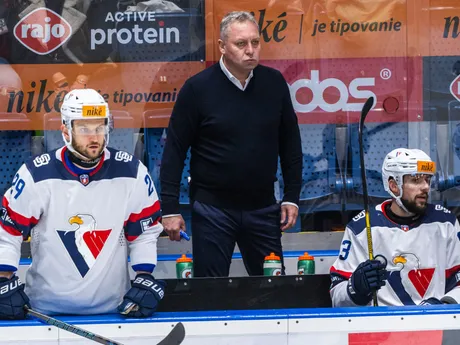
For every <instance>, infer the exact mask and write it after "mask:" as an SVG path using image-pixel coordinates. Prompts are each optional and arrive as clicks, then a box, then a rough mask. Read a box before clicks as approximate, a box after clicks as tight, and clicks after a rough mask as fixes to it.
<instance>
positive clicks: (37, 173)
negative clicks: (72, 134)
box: [25, 149, 62, 182]
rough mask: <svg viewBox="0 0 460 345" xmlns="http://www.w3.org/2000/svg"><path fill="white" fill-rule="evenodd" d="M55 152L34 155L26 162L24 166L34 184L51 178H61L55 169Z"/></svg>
mask: <svg viewBox="0 0 460 345" xmlns="http://www.w3.org/2000/svg"><path fill="white" fill-rule="evenodd" d="M58 150H60V149H57V150H53V151H50V152H47V153H42V154H39V155H36V156H34V157H32V158H30V159H29V160H27V161H26V163H25V165H26V167H27V169H28V170H29V172H30V174H31V175H32V178H33V180H34V182H39V181H43V180H48V179H52V178H62V177H61V176H60V174H59V172H58V170H57V169H56V162H57V158H56V154H57V151H58Z"/></svg>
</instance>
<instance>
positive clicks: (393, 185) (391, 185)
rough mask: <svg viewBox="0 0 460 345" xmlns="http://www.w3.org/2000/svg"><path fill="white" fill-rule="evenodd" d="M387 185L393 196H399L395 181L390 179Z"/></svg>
mask: <svg viewBox="0 0 460 345" xmlns="http://www.w3.org/2000/svg"><path fill="white" fill-rule="evenodd" d="M388 185H389V187H390V190H391V191H392V192H393V194H394V195H396V196H399V192H400V191H399V187H398V184H397V183H396V181H395V180H394V179H392V178H390V180H389V181H388Z"/></svg>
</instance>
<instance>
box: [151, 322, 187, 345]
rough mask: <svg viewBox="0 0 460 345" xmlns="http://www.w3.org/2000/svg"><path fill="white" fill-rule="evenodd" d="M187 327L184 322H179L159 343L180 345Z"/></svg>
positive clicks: (161, 344)
mask: <svg viewBox="0 0 460 345" xmlns="http://www.w3.org/2000/svg"><path fill="white" fill-rule="evenodd" d="M184 338H185V327H184V325H183V324H182V322H178V323H177V324H176V325H175V326H174V328H173V329H172V330H171V332H169V334H168V335H167V336H166V337H165V338H164V339H163V340H162V341H160V342H159V343H158V344H157V345H179V344H181V343H182V342H183V341H184Z"/></svg>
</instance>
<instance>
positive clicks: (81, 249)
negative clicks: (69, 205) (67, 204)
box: [56, 214, 112, 277]
mask: <svg viewBox="0 0 460 345" xmlns="http://www.w3.org/2000/svg"><path fill="white" fill-rule="evenodd" d="M96 226H97V225H96V220H95V219H94V217H93V216H92V215H90V214H76V215H74V216H72V217H70V218H69V229H63V230H56V231H57V233H58V235H59V238H60V239H61V241H62V244H63V245H64V247H65V249H66V250H67V252H68V253H69V255H70V258H71V259H72V261H73V263H74V264H75V266H76V267H77V269H78V271H79V272H80V274H81V276H82V277H84V276H85V275H86V274H87V273H88V271H89V270H90V269H91V267H93V266H94V264H95V263H96V259H97V257H98V256H99V254H100V253H101V251H102V249H103V248H104V245H105V243H106V241H107V238H108V237H109V235H110V233H111V231H112V230H111V229H109V230H98V229H97V228H96Z"/></svg>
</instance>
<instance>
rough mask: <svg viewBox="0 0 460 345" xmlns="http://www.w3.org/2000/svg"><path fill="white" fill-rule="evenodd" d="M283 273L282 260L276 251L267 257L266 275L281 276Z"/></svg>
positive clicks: (265, 264) (265, 262) (265, 261)
mask: <svg viewBox="0 0 460 345" xmlns="http://www.w3.org/2000/svg"><path fill="white" fill-rule="evenodd" d="M279 275H281V260H280V257H279V256H278V255H275V253H270V255H268V256H266V257H265V260H264V276H279Z"/></svg>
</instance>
